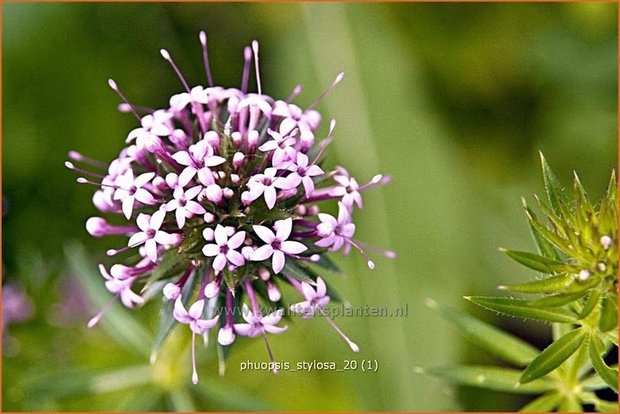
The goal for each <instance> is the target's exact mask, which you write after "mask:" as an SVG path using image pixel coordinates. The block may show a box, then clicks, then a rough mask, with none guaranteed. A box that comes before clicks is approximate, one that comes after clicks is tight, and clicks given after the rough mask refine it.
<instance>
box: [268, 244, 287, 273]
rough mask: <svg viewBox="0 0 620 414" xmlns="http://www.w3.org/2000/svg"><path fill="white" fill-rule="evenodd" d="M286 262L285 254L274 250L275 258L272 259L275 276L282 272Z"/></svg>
mask: <svg viewBox="0 0 620 414" xmlns="http://www.w3.org/2000/svg"><path fill="white" fill-rule="evenodd" d="M285 262H286V259H285V257H284V253H282V252H281V251H280V250H274V251H273V256H272V258H271V264H272V266H273V272H274V273H275V274H278V273H280V272H281V271H282V269H283V268H284V263H285Z"/></svg>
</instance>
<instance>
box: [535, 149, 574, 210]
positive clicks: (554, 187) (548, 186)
mask: <svg viewBox="0 0 620 414" xmlns="http://www.w3.org/2000/svg"><path fill="white" fill-rule="evenodd" d="M540 163H541V166H542V173H543V180H544V183H545V191H546V193H547V198H548V199H549V204H550V205H551V208H552V209H553V211H554V212H555V213H556V214H557V215H558V216H560V217H561V210H560V204H561V203H564V204H567V201H566V195H565V194H564V189H563V188H562V185H561V184H560V182H559V181H558V179H557V177H556V176H555V174H554V173H553V171H551V168H550V167H549V164H547V160H546V159H545V156H544V155H543V153H542V152H541V153H540Z"/></svg>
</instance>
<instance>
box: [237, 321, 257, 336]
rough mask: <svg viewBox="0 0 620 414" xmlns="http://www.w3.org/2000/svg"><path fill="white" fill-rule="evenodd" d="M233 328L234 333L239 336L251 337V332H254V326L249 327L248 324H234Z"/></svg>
mask: <svg viewBox="0 0 620 414" xmlns="http://www.w3.org/2000/svg"><path fill="white" fill-rule="evenodd" d="M234 327H235V332H237V333H238V334H239V335H243V336H253V335H252V333H253V332H252V331H253V330H254V326H252V325H250V324H249V323H236V324H235V325H234Z"/></svg>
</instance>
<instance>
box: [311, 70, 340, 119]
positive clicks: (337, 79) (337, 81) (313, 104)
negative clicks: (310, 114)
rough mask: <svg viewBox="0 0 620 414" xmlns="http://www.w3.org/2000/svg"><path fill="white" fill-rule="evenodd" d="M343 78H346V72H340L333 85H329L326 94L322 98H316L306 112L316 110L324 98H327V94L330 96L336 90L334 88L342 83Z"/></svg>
mask: <svg viewBox="0 0 620 414" xmlns="http://www.w3.org/2000/svg"><path fill="white" fill-rule="evenodd" d="M342 78H344V72H340V73H339V74H338V76H336V79H334V81H333V82H332V84H331V85H329V87H328V88H327V89H326V90H325V92H323V93H322V94H321V96H319V97H318V98H316V99H315V100H314V102H312V103H311V104H310V106H309V107H308V109H306V111H309V110H310V109H312V108H314V107H315V106H317V105H318V104H319V102H321V101H322V100H323V98H325V97H326V96H327V94H329V93H330V92H331V91H332V89H334V87H335V86H336V85H338V84H339V83H340V81H341V80H342Z"/></svg>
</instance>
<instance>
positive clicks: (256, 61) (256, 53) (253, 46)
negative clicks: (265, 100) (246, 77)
mask: <svg viewBox="0 0 620 414" xmlns="http://www.w3.org/2000/svg"><path fill="white" fill-rule="evenodd" d="M252 50H253V51H254V70H255V71H256V87H257V88H258V94H259V95H262V94H263V89H262V88H261V83H260V71H259V70H258V42H257V41H256V40H253V41H252Z"/></svg>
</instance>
